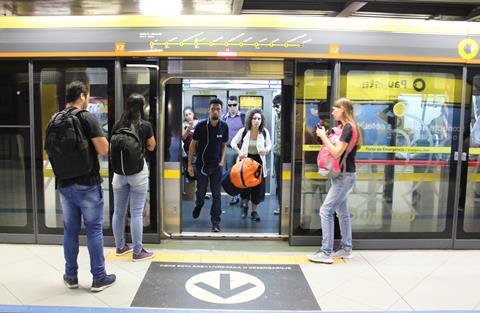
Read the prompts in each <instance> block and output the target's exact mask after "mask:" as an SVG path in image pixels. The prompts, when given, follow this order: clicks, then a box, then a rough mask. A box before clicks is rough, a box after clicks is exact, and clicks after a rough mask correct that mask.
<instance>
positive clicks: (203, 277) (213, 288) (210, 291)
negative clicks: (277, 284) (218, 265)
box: [185, 271, 265, 304]
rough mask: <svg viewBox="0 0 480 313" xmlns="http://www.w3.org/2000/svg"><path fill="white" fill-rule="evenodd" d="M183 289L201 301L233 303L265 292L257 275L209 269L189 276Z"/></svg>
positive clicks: (251, 298)
mask: <svg viewBox="0 0 480 313" xmlns="http://www.w3.org/2000/svg"><path fill="white" fill-rule="evenodd" d="M185 289H186V290H187V292H188V293H189V294H190V295H192V296H193V297H195V298H197V299H199V300H202V301H206V302H211V303H222V304H235V303H243V302H248V301H252V300H254V299H256V298H258V297H260V296H261V295H262V294H263V293H264V292H265V285H264V284H263V282H262V281H261V280H260V279H258V278H257V277H255V276H252V275H249V274H245V273H242V272H235V271H211V272H205V273H201V274H198V275H195V276H193V277H192V278H190V279H189V280H188V281H187V282H186V283H185Z"/></svg>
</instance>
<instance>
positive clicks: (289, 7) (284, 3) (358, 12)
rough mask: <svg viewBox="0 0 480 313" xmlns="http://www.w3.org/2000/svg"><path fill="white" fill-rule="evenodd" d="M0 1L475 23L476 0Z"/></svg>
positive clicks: (29, 7)
mask: <svg viewBox="0 0 480 313" xmlns="http://www.w3.org/2000/svg"><path fill="white" fill-rule="evenodd" d="M0 4H1V8H2V9H1V10H2V11H1V14H2V15H3V16H39V15H47V16H49V15H52V16H65V15H67V16H68V15H123V14H141V15H181V14H197V15H200V14H201V15H205V14H207V15H208V14H222V15H229V14H232V15H238V14H275V15H280V14H281V15H284V14H286V15H309V16H312V15H313V16H330V17H391V18H407V19H423V20H431V19H433V20H449V21H452V20H454V21H475V22H480V0H456V1H455V0H420V1H418V0H403V1H388V0H370V1H368V0H367V1H352V0H350V1H349V0H108V1H106V0H0ZM213 22H214V21H213Z"/></svg>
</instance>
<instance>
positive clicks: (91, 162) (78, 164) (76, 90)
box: [45, 81, 116, 292]
mask: <svg viewBox="0 0 480 313" xmlns="http://www.w3.org/2000/svg"><path fill="white" fill-rule="evenodd" d="M88 97H89V94H88V90H87V87H86V86H85V84H83V83H82V82H80V81H74V82H72V83H70V84H69V85H68V86H67V90H66V102H67V103H66V105H65V109H64V110H63V111H60V112H58V113H55V114H54V115H53V117H52V119H51V120H50V122H49V123H48V126H47V131H46V136H45V150H46V151H47V154H48V158H49V161H50V163H51V164H52V168H53V172H54V173H55V176H56V178H57V180H58V186H59V193H60V201H61V203H62V209H63V223H64V238H63V248H64V256H65V274H64V275H63V281H64V283H65V285H66V286H67V287H68V288H70V289H75V288H78V263H77V256H78V250H79V241H78V240H79V238H78V237H79V234H80V229H81V221H82V217H83V221H84V223H85V228H86V233H87V246H88V252H89V254H90V272H91V273H92V276H93V282H92V286H91V289H90V290H91V291H92V292H98V291H102V290H104V289H105V288H107V287H110V286H111V285H112V284H113V283H114V282H115V280H116V277H115V275H114V274H110V275H107V273H106V271H105V258H104V256H103V229H102V225H103V193H102V187H101V182H102V178H101V177H100V165H99V162H98V156H97V154H100V155H102V156H104V155H106V154H107V153H108V141H107V139H106V138H105V136H104V134H103V131H102V128H101V127H100V124H99V123H98V121H97V119H96V118H95V117H94V116H93V115H92V114H91V113H90V112H88V111H86V110H85V109H86V108H87V104H88Z"/></svg>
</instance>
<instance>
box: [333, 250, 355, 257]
mask: <svg viewBox="0 0 480 313" xmlns="http://www.w3.org/2000/svg"><path fill="white" fill-rule="evenodd" d="M352 257H353V253H352V250H350V251H346V250H344V249H343V248H342V249H338V250H337V251H335V252H334V253H333V258H334V259H351V258H352Z"/></svg>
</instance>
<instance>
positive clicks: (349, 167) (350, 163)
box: [340, 124, 357, 173]
mask: <svg viewBox="0 0 480 313" xmlns="http://www.w3.org/2000/svg"><path fill="white" fill-rule="evenodd" d="M352 131H353V129H352V125H350V124H346V125H345V126H344V127H343V131H342V135H341V136H340V141H343V142H346V143H347V149H348V144H349V143H350V140H352ZM347 149H345V152H343V154H342V158H341V159H340V164H342V161H343V159H344V158H345V155H346V154H347ZM356 154H357V146H356V145H355V146H354V148H353V149H352V151H350V152H349V153H348V156H347V159H346V161H345V164H344V165H343V166H342V172H343V171H344V168H345V172H347V173H354V172H355V171H356V168H355V156H356ZM345 166H346V167H345Z"/></svg>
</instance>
